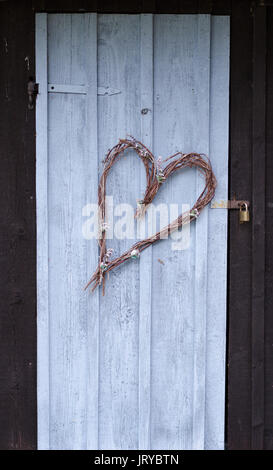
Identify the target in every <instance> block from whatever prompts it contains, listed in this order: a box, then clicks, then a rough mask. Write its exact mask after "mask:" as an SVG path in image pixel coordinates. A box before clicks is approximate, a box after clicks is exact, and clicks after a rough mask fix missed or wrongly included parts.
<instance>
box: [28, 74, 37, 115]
mask: <svg viewBox="0 0 273 470" xmlns="http://www.w3.org/2000/svg"><path fill="white" fill-rule="evenodd" d="M38 92H39V85H38V83H35V81H34V80H33V78H30V79H29V81H28V84H27V94H28V109H33V107H34V102H35V99H36V96H37V95H38Z"/></svg>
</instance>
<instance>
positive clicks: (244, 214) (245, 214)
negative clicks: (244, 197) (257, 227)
mask: <svg viewBox="0 0 273 470" xmlns="http://www.w3.org/2000/svg"><path fill="white" fill-rule="evenodd" d="M239 220H240V224H243V223H244V222H249V210H248V205H247V204H246V202H244V204H242V205H241V206H240V215H239Z"/></svg>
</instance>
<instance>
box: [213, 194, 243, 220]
mask: <svg viewBox="0 0 273 470" xmlns="http://www.w3.org/2000/svg"><path fill="white" fill-rule="evenodd" d="M210 207H211V209H237V210H238V209H239V211H240V213H239V222H240V224H243V223H244V222H249V220H250V216H249V201H238V200H236V199H231V200H230V201H225V200H219V201H215V200H213V201H212V202H211V206H210Z"/></svg>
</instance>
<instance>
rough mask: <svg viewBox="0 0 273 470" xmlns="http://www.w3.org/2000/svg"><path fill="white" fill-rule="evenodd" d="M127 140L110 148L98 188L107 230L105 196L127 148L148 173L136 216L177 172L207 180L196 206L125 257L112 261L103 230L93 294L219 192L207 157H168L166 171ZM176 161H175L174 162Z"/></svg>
mask: <svg viewBox="0 0 273 470" xmlns="http://www.w3.org/2000/svg"><path fill="white" fill-rule="evenodd" d="M129 137H130V138H127V139H120V141H119V143H118V144H117V145H115V146H114V147H113V148H112V149H110V150H109V151H108V153H107V155H106V157H105V160H104V169H103V173H102V175H101V178H100V182H99V188H98V206H99V226H100V227H105V226H106V225H107V224H106V221H105V211H106V207H105V196H106V179H107V176H108V173H109V171H110V169H111V167H112V166H113V165H114V163H115V162H116V161H117V160H118V159H119V158H120V157H121V156H122V155H124V153H125V152H126V150H128V149H134V150H135V152H136V153H137V155H138V156H139V157H140V159H141V160H142V162H143V164H144V166H145V170H146V181H147V185H146V191H145V194H144V198H143V200H142V201H141V202H140V204H139V206H140V207H138V209H137V210H136V214H135V216H136V217H139V216H141V215H143V214H144V212H145V210H146V208H147V207H148V205H149V204H150V203H151V202H152V201H153V199H154V197H155V196H156V193H157V192H158V190H159V187H160V186H161V184H162V183H164V181H166V180H167V178H168V177H169V176H171V175H172V174H173V173H174V172H175V171H178V170H180V169H181V168H185V167H190V168H192V167H196V168H197V169H198V170H199V171H200V172H201V173H202V174H203V175H204V178H205V187H204V189H203V191H202V192H201V194H200V196H199V197H198V199H197V201H196V202H195V204H194V206H193V207H192V208H191V210H190V211H188V212H185V213H183V214H181V215H180V216H179V217H178V218H177V219H176V220H174V221H173V222H171V223H170V224H169V225H167V226H166V227H164V228H163V229H161V230H160V231H159V232H157V233H155V234H154V235H153V236H151V237H148V238H146V239H144V240H141V241H139V242H137V243H135V244H134V245H133V246H132V247H131V248H130V249H129V250H127V251H126V252H124V253H123V254H122V255H120V256H118V257H117V258H115V259H113V260H111V261H110V260H109V254H108V252H107V249H106V230H105V229H102V230H101V233H100V237H99V241H98V243H99V248H100V256H99V264H98V267H97V269H96V271H95V272H94V274H93V276H92V277H91V279H90V281H89V282H88V284H87V286H86V287H85V288H86V289H87V288H88V287H89V286H90V285H91V284H93V286H92V291H94V289H96V287H97V286H98V285H101V284H102V285H103V294H104V287H105V274H106V273H109V272H110V271H112V269H114V268H116V267H117V266H119V265H120V264H122V263H124V261H127V260H128V259H131V258H132V252H134V253H140V252H141V251H143V250H145V248H148V247H149V246H150V245H152V244H153V243H155V242H157V241H158V240H160V239H162V238H166V236H168V235H170V234H171V233H172V232H174V231H175V230H177V229H178V228H179V227H181V226H182V225H185V224H187V223H190V222H192V221H193V220H196V217H197V215H199V214H200V212H201V211H202V209H204V207H205V206H206V205H207V204H209V202H210V201H211V200H212V198H213V197H214V194H215V189H216V185H217V182H216V178H215V175H214V173H213V171H212V167H211V164H210V160H209V159H208V158H207V157H206V156H205V155H204V154H198V153H194V152H193V153H186V154H183V153H182V152H177V153H175V154H174V155H171V156H170V157H168V158H166V160H164V161H163V162H162V163H165V164H166V163H167V162H169V163H167V165H166V166H165V167H164V169H162V168H161V169H160V170H158V168H157V162H156V160H155V157H154V155H153V154H152V152H151V151H150V150H149V149H148V148H147V147H146V146H145V145H144V144H142V143H141V142H139V141H138V140H136V139H135V138H133V137H131V136H129ZM174 158H175V160H173V159H174ZM105 260H106V261H105Z"/></svg>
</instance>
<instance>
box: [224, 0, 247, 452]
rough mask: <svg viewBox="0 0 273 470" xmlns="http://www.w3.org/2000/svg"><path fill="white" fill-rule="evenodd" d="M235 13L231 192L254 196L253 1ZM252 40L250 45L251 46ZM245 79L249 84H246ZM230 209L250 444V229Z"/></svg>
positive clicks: (235, 314)
mask: <svg viewBox="0 0 273 470" xmlns="http://www.w3.org/2000/svg"><path fill="white" fill-rule="evenodd" d="M232 12H233V14H232V18H231V51H230V52H231V57H230V60H231V63H230V67H231V77H230V83H231V87H230V116H231V119H230V179H229V193H230V197H233V196H234V195H236V198H238V199H241V198H242V199H243V198H246V195H247V196H248V197H247V199H250V188H251V187H252V173H251V159H252V67H253V64H252V57H253V56H252V52H253V51H252V45H253V42H252V41H253V17H252V15H251V11H250V9H249V5H248V4H247V2H244V1H234V2H233V4H232ZM250 45H251V46H250ZM242 84H244V86H243V85H242ZM250 228H251V227H250V225H249V224H238V214H237V213H236V212H235V211H230V212H229V292H228V296H229V299H228V309H229V325H228V327H229V350H228V408H227V442H228V448H229V449H231V450H232V449H250V448H251V292H252V281H251V271H252V268H251V266H252V264H251V263H252V259H251V243H252V242H251V229H250Z"/></svg>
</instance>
